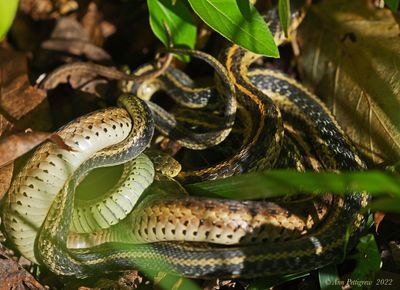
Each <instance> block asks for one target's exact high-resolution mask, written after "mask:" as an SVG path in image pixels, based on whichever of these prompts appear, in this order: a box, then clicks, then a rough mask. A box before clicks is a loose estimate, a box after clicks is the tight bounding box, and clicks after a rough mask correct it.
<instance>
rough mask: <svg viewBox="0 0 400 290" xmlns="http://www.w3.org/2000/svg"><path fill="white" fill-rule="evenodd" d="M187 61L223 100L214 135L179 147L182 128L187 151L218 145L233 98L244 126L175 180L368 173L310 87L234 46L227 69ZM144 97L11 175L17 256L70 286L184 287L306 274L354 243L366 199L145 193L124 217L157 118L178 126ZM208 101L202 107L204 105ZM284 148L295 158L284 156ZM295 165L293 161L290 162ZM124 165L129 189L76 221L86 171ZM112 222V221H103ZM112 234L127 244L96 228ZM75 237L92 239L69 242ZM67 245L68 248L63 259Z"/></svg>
mask: <svg viewBox="0 0 400 290" xmlns="http://www.w3.org/2000/svg"><path fill="white" fill-rule="evenodd" d="M172 51H175V52H178V51H177V50H172ZM186 52H187V51H186ZM188 53H192V54H194V55H195V56H198V55H200V57H201V58H202V59H206V60H208V61H209V63H210V64H211V65H213V67H214V68H216V69H217V71H218V72H219V77H220V79H222V81H221V80H220V82H221V84H222V86H221V87H223V88H220V89H219V91H220V92H222V94H225V100H228V101H226V104H227V105H226V106H225V107H224V110H222V111H223V113H222V114H223V116H224V117H223V118H222V119H223V120H224V121H223V124H222V125H221V126H220V127H218V130H217V131H216V133H215V132H214V133H212V134H203V135H196V134H192V137H193V136H194V137H193V138H189V139H185V135H186V134H189V133H188V131H187V130H184V129H178V130H177V131H174V133H176V136H177V139H178V140H180V142H181V143H182V144H183V145H188V144H189V145H188V147H189V148H193V147H196V148H194V149H202V148H205V147H208V146H210V145H217V144H219V143H221V142H223V140H224V139H225V138H226V137H227V136H228V135H229V132H230V131H231V129H232V126H233V121H234V119H235V112H236V100H235V99H234V98H232V95H233V93H234V92H235V96H236V98H237V102H238V105H239V106H240V107H241V109H242V110H244V111H245V112H248V115H247V116H251V118H248V119H247V120H248V121H249V124H248V125H249V126H248V128H246V132H245V138H244V140H243V144H242V146H241V148H239V150H238V151H237V153H236V154H235V155H233V156H232V157H231V158H229V159H228V160H224V161H222V162H220V163H218V164H213V165H210V166H209V167H206V168H203V169H199V170H192V171H185V170H183V171H182V172H181V173H180V174H179V176H178V179H179V180H182V181H184V182H186V183H190V182H193V181H202V180H210V179H215V178H222V177H228V176H232V175H236V174H241V173H245V172H249V171H256V170H262V169H265V168H271V167H274V166H279V164H280V163H279V162H280V161H279V160H278V159H279V156H283V155H285V154H286V155H287V156H285V157H286V159H290V160H292V161H293V160H294V162H295V160H297V159H302V162H301V164H305V165H304V169H315V170H320V169H328V170H360V169H362V168H364V165H363V163H362V161H361V160H360V158H359V157H358V156H357V154H356V151H355V149H354V148H353V146H352V145H351V144H350V143H349V142H348V141H347V138H346V137H345V136H344V134H343V132H342V130H341V129H340V126H339V125H338V124H337V122H336V121H335V120H334V118H333V117H332V115H331V114H330V113H329V111H328V110H327V108H326V107H325V106H324V105H323V104H322V103H321V102H320V101H319V100H318V99H317V98H316V97H315V96H314V95H312V94H311V93H310V92H308V90H307V89H305V88H304V87H303V86H301V85H300V84H299V83H298V82H296V81H295V80H293V79H291V78H289V77H287V76H285V75H284V74H282V73H279V72H276V71H273V70H267V69H258V70H257V69H256V70H249V69H248V68H249V66H250V64H251V63H252V62H254V60H255V59H256V58H257V57H258V56H257V55H255V54H253V53H250V52H249V51H247V50H245V49H243V48H241V47H239V46H237V45H232V46H230V47H229V48H228V49H226V51H225V53H224V56H223V58H222V62H223V64H224V65H223V66H222V65H220V64H219V62H217V61H216V60H215V59H213V58H211V57H208V56H206V55H205V54H201V53H200V54H196V53H195V52H188ZM174 72H175V75H174ZM168 73H170V76H172V78H173V79H174V80H175V82H174V81H172V82H171V83H170V84H168V83H167V80H165V79H164V80H163V78H165V75H164V76H160V77H158V78H157V79H156V81H157V82H162V84H165V86H166V87H167V88H169V87H174V88H178V89H179V87H181V88H182V89H185V88H187V87H189V83H188V77H186V76H185V77H181V80H183V81H179V78H176V74H179V75H181V72H178V73H176V71H175V70H174V69H173V68H171V70H170V71H169V72H167V75H168ZM170 80H171V77H170ZM154 84H155V83H154V82H148V83H147V82H146V81H144V82H143V83H141V84H140V85H139V87H136V88H135V89H133V92H134V93H135V94H137V95H138V93H137V92H138V91H139V90H143V86H151V85H154ZM171 84H173V86H172V85H171ZM140 86H142V87H140ZM157 89H158V88H157ZM153 91H154V90H153ZM153 91H152V90H151V89H150V93H148V94H149V95H151V94H152V93H153ZM203 92H205V93H207V94H208V96H212V95H213V94H214V93H212V92H211V93H210V90H208V89H204V90H203V89H202V90H199V91H198V93H199V94H202V93H203ZM146 99H147V100H146V101H143V100H141V99H139V98H137V97H136V96H134V95H127V94H124V95H122V96H121V97H120V98H119V104H120V105H121V107H122V108H108V109H105V110H101V111H98V112H94V113H92V114H89V115H86V116H83V117H81V118H78V119H77V120H75V121H73V122H72V123H70V124H68V125H66V126H65V127H64V128H62V129H61V130H60V131H59V134H60V136H61V137H62V138H64V139H65V141H66V143H67V145H69V146H71V147H72V148H73V151H66V150H63V149H60V148H57V146H55V145H54V144H51V143H48V144H45V145H43V146H42V147H40V148H39V149H38V150H37V151H36V152H35V153H34V155H33V157H31V159H30V160H29V161H28V162H27V164H26V165H25V166H24V168H23V169H22V170H21V172H20V173H19V174H18V175H17V176H16V177H15V179H14V181H13V184H12V186H11V188H10V190H9V193H8V201H7V204H6V209H5V215H4V219H5V220H4V223H5V227H6V231H7V233H8V236H9V237H10V238H11V240H12V241H13V243H14V244H15V245H16V247H17V249H18V250H19V251H20V252H21V253H22V254H23V255H24V256H26V257H27V258H29V259H30V260H32V261H34V262H38V263H41V264H44V265H46V266H47V267H48V268H49V269H50V270H51V271H53V272H55V273H57V274H60V275H64V276H76V277H86V276H90V275H93V274H94V273H101V272H104V271H106V272H107V271H115V270H122V269H132V268H135V267H149V268H150V269H154V270H160V271H166V272H169V273H175V274H179V275H184V276H188V277H201V278H206V277H236V276H240V277H252V276H260V275H267V274H268V275H271V274H281V273H289V272H299V271H306V270H311V269H315V268H318V267H321V266H323V265H326V264H329V263H333V262H338V261H340V260H342V259H343V257H344V255H345V253H344V250H343V249H344V248H345V245H346V244H347V243H350V245H352V244H353V243H354V241H355V239H356V237H357V233H358V232H359V231H360V230H361V229H362V227H363V224H364V216H363V215H362V214H360V211H361V209H362V208H363V207H365V206H366V205H367V203H368V195H366V194H360V193H347V194H346V195H344V196H330V195H328V196H321V197H319V198H305V199H300V200H295V201H285V200H281V201H275V202H274V201H231V200H221V199H211V198H200V197H190V196H183V195H176V196H175V195H172V196H171V195H167V194H159V195H156V194H154V195H153V194H149V195H148V196H146V197H144V198H143V200H142V201H141V202H140V203H139V204H138V205H137V206H136V207H135V208H134V209H133V211H131V209H132V208H133V207H134V206H135V205H132V207H131V206H129V207H128V205H127V203H130V202H131V201H132V200H133V199H136V198H137V197H138V195H139V194H140V193H141V192H143V191H145V190H146V188H149V189H151V185H150V184H151V183H152V179H153V177H154V174H155V173H154V168H153V164H152V162H151V161H150V159H149V158H148V157H146V155H145V153H144V154H143V151H144V150H145V149H146V147H147V146H148V144H149V143H150V141H151V138H152V136H153V130H154V126H155V124H154V119H155V120H156V126H157V128H158V129H159V130H160V131H161V132H162V133H164V134H167V135H171V136H174V135H173V134H172V133H171V130H170V129H171V128H176V127H179V126H178V125H177V123H176V122H175V119H173V117H170V116H169V115H168V112H166V111H165V110H163V109H162V108H159V107H158V105H155V104H152V103H151V102H150V101H149V100H148V98H146ZM205 101H207V98H206V99H203V100H202V99H201V98H200V103H201V104H204V103H205ZM188 106H190V105H188ZM199 106H202V105H199ZM128 112H129V113H128ZM245 115H246V114H245ZM199 136H200V137H199ZM216 136H218V138H216ZM215 139H218V140H217V141H215ZM193 140H194V141H193ZM206 140H214V141H213V142H211V141H210V142H211V143H207V142H206ZM191 144H197V145H198V144H203V145H204V146H203V145H201V146H200V147H199V146H197V145H191ZM282 146H283V147H284V148H293V152H295V153H292V154H288V153H287V152H283V151H282V152H281V148H282ZM291 146H292V147H291ZM296 150H297V151H296ZM292 155H293V156H294V155H296V156H295V157H293V158H292V159H291V157H290V156H292ZM286 159H285V160H286ZM125 162H128V163H127V164H126V165H124V166H125V168H126V170H127V173H126V174H123V176H124V178H125V179H123V180H121V181H120V183H121V184H118V185H116V186H117V187H116V188H118V189H116V190H113V192H114V191H118V190H120V185H121V187H122V189H121V192H122V194H120V195H118V194H116V195H114V194H110V195H109V197H107V198H104V199H101V200H99V201H98V202H97V203H95V204H94V205H93V206H87V208H86V211H88V212H91V213H92V214H93V215H92V214H91V215H88V216H87V217H85V218H80V217H79V218H74V217H73V216H74V213H73V210H74V209H73V205H74V194H73V191H74V188H75V187H76V186H77V184H78V183H79V182H80V181H81V179H82V178H83V177H84V176H85V175H86V174H87V173H88V171H89V170H92V169H93V168H97V167H102V166H110V165H116V164H122V163H125ZM288 162H289V161H288ZM290 162H291V161H290ZM131 172H134V173H132V174H131ZM160 182H161V181H160ZM129 194H131V195H132V197H131V196H128V195H129ZM128 201H129V202H128ZM132 203H133V202H132ZM125 206H126V207H125ZM299 209H304V210H305V211H304V212H302V211H300V210H299ZM84 211H85V210H84V209H81V210H78V212H76V213H75V214H76V215H83V212H84ZM109 216H112V217H114V218H113V219H112V220H108V219H107V218H105V217H109ZM83 220H85V222H86V224H83V222H82V221H83ZM121 220H123V222H122V223H119V222H120V221H121ZM71 223H72V225H71ZM78 223H80V224H78ZM98 227H99V228H98ZM110 227H112V228H114V227H115V229H116V231H118V232H120V233H123V234H120V235H118V234H114V232H107V230H103V229H104V228H110ZM129 227H131V229H130V230H127V229H129ZM71 228H72V229H73V230H75V231H77V232H86V229H89V230H88V231H89V232H90V233H86V234H83V235H81V236H78V237H71V236H69V230H70V229H71ZM118 229H119V230H118ZM96 231H97V232H96ZM348 232H350V233H351V238H350V240H347V239H346V233H348ZM85 235H86V236H85ZM87 235H92V236H95V237H98V240H99V241H96V240H95V239H96V238H94V239H92V238H88V240H89V244H84V245H83V247H82V248H81V249H78V248H77V246H75V244H76V243H81V244H82V243H84V242H85V239H86V238H85V237H87ZM68 239H70V246H71V245H73V246H74V249H67V245H68ZM79 239H80V240H79ZM78 240H79V242H76V243H75V242H74V241H78ZM93 241H94V242H93ZM179 241H185V243H181V242H179ZM74 243H75V244H74ZM214 243H218V244H222V245H223V246H221V245H219V246H213V244H214Z"/></svg>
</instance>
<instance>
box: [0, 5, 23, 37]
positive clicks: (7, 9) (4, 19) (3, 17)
mask: <svg viewBox="0 0 400 290" xmlns="http://www.w3.org/2000/svg"><path fill="white" fill-rule="evenodd" d="M18 2H19V1H17V0H0V41H1V40H2V39H3V38H4V36H5V35H6V33H7V31H8V29H9V28H10V26H11V24H12V21H13V19H14V16H15V12H17V7H18Z"/></svg>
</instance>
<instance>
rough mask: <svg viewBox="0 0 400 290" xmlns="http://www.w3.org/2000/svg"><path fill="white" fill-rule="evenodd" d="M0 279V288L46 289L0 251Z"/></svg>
mask: <svg viewBox="0 0 400 290" xmlns="http://www.w3.org/2000/svg"><path fill="white" fill-rule="evenodd" d="M0 279H1V285H0V289H32V290H33V289H40V290H46V288H45V287H44V286H43V285H41V284H40V283H39V282H38V281H37V280H36V279H35V278H33V276H32V275H31V274H30V273H29V272H28V271H27V270H25V269H24V268H23V267H21V266H20V265H19V264H18V263H17V262H15V261H13V260H12V259H10V258H9V257H8V256H6V255H3V254H2V253H0Z"/></svg>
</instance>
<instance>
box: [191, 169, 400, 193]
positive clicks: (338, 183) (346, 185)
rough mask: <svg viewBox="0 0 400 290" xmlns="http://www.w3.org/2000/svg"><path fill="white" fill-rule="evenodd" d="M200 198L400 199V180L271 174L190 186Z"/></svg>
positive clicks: (373, 176)
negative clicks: (362, 195) (357, 195)
mask: <svg viewBox="0 0 400 290" xmlns="http://www.w3.org/2000/svg"><path fill="white" fill-rule="evenodd" d="M187 189H188V190H189V191H190V192H191V193H193V194H198V195H206V196H210V195H218V196H222V197H225V198H232V199H259V198H267V197H274V196H279V195H285V194H298V193H312V192H313V193H325V192H331V193H336V194H343V193H345V192H362V191H367V192H369V193H371V194H374V195H384V194H394V195H396V197H397V198H400V178H399V177H398V176H396V175H392V174H387V173H383V172H378V171H369V172H343V173H340V174H336V173H333V172H321V173H316V172H297V171H290V170H271V171H264V172H255V173H248V174H242V175H238V176H232V177H228V178H225V179H219V180H212V181H205V182H201V183H194V184H190V185H187Z"/></svg>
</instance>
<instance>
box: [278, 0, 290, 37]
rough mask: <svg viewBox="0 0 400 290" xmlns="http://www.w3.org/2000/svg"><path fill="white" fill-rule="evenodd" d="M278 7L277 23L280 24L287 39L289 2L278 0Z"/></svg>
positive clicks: (287, 0)
mask: <svg viewBox="0 0 400 290" xmlns="http://www.w3.org/2000/svg"><path fill="white" fill-rule="evenodd" d="M278 7H279V21H280V22H281V26H282V29H283V31H284V32H285V36H286V37H287V36H288V29H289V24H290V0H279V3H278Z"/></svg>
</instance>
